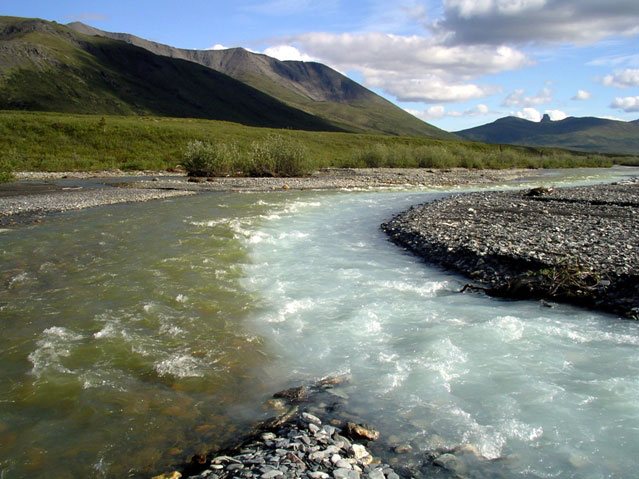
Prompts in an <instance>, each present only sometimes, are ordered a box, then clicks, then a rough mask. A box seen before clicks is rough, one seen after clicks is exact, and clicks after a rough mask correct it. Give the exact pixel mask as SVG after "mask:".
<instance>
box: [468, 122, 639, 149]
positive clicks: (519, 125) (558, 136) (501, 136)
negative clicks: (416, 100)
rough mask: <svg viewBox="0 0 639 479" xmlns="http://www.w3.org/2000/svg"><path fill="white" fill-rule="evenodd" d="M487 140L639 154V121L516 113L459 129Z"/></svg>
mask: <svg viewBox="0 0 639 479" xmlns="http://www.w3.org/2000/svg"><path fill="white" fill-rule="evenodd" d="M456 134H457V135H459V136H462V137H464V138H467V139H469V140H474V141H483V142H486V143H500V144H516V145H529V146H552V147H558V148H568V149H571V150H581V151H590V152H600V153H613V154H627V155H637V154H639V121H632V122H624V121H615V120H607V119H604V118H594V117H583V118H576V117H568V118H565V119H564V120H559V121H551V120H550V118H548V116H547V115H546V116H544V119H543V120H542V121H541V122H533V121H529V120H524V119H522V118H516V117H512V116H509V117H506V118H500V119H499V120H497V121H494V122H493V123H489V124H486V125H482V126H478V127H475V128H470V129H468V130H462V131H458V132H456Z"/></svg>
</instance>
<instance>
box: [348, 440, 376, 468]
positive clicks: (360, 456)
mask: <svg viewBox="0 0 639 479" xmlns="http://www.w3.org/2000/svg"><path fill="white" fill-rule="evenodd" d="M351 451H352V452H353V457H354V458H355V459H357V460H358V461H360V462H362V463H363V464H370V463H371V462H373V456H371V454H370V453H369V452H368V450H367V449H366V448H365V447H364V446H362V445H361V444H353V447H352V448H351Z"/></svg>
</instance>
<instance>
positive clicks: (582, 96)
mask: <svg viewBox="0 0 639 479" xmlns="http://www.w3.org/2000/svg"><path fill="white" fill-rule="evenodd" d="M590 98H592V93H590V92H589V91H586V90H577V93H576V94H575V96H573V97H572V98H571V100H576V101H583V100H589V99H590Z"/></svg>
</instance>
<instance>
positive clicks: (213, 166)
mask: <svg viewBox="0 0 639 479" xmlns="http://www.w3.org/2000/svg"><path fill="white" fill-rule="evenodd" d="M237 162H238V153H237V148H236V147H235V145H234V144H226V143H216V144H211V143H208V142H203V141H200V140H194V141H190V142H189V143H188V145H187V146H186V152H185V153H184V159H183V160H182V166H184V169H185V170H186V172H187V174H188V175H189V176H225V175H227V174H229V173H231V172H232V171H233V168H234V167H235V166H236V164H237Z"/></svg>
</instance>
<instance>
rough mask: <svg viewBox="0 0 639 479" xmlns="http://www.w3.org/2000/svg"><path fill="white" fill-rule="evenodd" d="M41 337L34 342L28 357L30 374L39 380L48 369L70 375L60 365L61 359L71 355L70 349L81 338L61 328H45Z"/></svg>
mask: <svg viewBox="0 0 639 479" xmlns="http://www.w3.org/2000/svg"><path fill="white" fill-rule="evenodd" d="M42 336H43V337H42V338H41V339H40V340H38V341H37V342H36V346H37V347H36V349H35V350H34V351H33V352H31V353H30V354H29V356H28V359H29V361H30V362H31V364H33V368H32V369H31V374H33V375H35V376H37V377H38V378H39V377H40V376H41V375H42V374H44V373H45V372H46V371H48V370H50V369H53V370H55V371H58V372H61V373H71V372H72V371H71V370H70V369H69V368H67V367H66V366H64V365H63V364H62V363H63V359H64V358H68V357H69V356H70V355H71V351H72V349H73V348H74V346H75V345H76V344H77V343H78V342H79V341H81V340H82V339H83V336H82V335H80V334H76V333H74V332H73V331H71V330H69V329H67V328H64V327H62V326H53V327H51V328H47V329H45V330H44V331H43V332H42Z"/></svg>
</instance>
